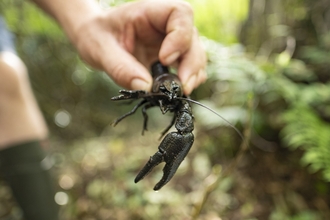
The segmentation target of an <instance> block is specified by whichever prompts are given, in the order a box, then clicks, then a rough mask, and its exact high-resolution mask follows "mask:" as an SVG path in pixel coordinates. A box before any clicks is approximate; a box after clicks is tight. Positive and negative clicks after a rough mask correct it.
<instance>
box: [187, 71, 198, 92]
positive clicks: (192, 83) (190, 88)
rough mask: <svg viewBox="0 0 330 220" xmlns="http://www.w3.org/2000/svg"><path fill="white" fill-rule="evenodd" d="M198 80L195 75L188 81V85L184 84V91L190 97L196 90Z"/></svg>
mask: <svg viewBox="0 0 330 220" xmlns="http://www.w3.org/2000/svg"><path fill="white" fill-rule="evenodd" d="M196 79H197V77H196V75H193V76H191V77H190V78H189V79H188V80H187V83H185V84H184V89H185V91H186V92H187V94H186V95H189V94H190V93H191V92H192V91H193V89H194V88H195V83H196Z"/></svg>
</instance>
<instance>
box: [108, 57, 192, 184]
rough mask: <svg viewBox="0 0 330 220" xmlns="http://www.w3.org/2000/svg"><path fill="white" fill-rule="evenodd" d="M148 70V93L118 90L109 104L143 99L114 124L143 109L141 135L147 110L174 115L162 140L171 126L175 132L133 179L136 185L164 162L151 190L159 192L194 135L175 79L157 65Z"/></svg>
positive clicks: (180, 89) (190, 143) (181, 158)
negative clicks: (161, 172) (158, 110)
mask: <svg viewBox="0 0 330 220" xmlns="http://www.w3.org/2000/svg"><path fill="white" fill-rule="evenodd" d="M151 70H152V71H151V72H152V76H153V86H152V91H151V92H147V91H144V90H120V91H119V93H120V95H119V96H115V97H113V98H111V100H114V101H117V100H134V99H142V101H140V102H139V103H138V104H137V105H136V106H135V107H134V108H133V109H132V110H131V111H130V112H128V113H126V114H124V115H123V116H121V117H119V118H118V119H116V120H115V121H114V122H113V125H114V126H115V125H116V124H118V123H119V122H120V121H121V120H122V119H124V118H126V117H127V116H129V115H132V114H134V113H135V112H136V110H137V109H138V108H139V107H141V106H143V108H142V113H143V117H144V123H143V129H142V134H143V132H144V131H145V130H147V123H148V115H147V113H146V111H147V109H149V108H151V107H155V106H158V107H159V108H160V110H161V112H162V113H163V114H165V113H166V112H168V111H169V112H173V113H174V115H173V119H172V121H171V124H170V125H169V126H168V127H167V128H166V129H165V130H164V131H163V132H162V136H163V135H165V134H166V133H167V132H168V130H169V129H170V128H171V127H172V126H173V125H174V124H175V128H176V129H177V132H171V133H169V134H167V135H166V136H165V138H164V139H163V141H162V142H161V143H160V145H159V147H158V151H157V152H156V153H155V154H154V155H153V156H151V157H150V159H149V161H148V162H147V164H146V165H145V166H144V167H143V168H142V170H141V171H140V172H139V173H138V175H137V176H136V178H135V183H137V182H139V181H140V180H141V179H143V178H144V177H145V176H146V175H147V174H149V173H150V172H151V171H152V169H153V168H154V167H155V166H157V165H158V164H160V163H161V162H165V163H166V165H165V167H164V169H163V172H164V175H163V177H162V179H161V180H160V181H159V182H158V183H157V184H156V186H155V187H154V190H159V189H161V188H162V187H163V186H164V185H165V184H166V183H168V182H169V181H170V180H171V179H172V177H173V176H174V174H175V172H176V171H177V169H178V168H179V166H180V164H181V162H182V161H183V160H184V158H185V157H186V155H187V154H188V152H189V150H190V148H191V146H192V144H193V143H194V135H193V134H192V131H193V130H194V117H193V115H192V111H191V106H190V104H189V103H188V102H187V101H184V100H182V99H180V97H184V95H183V91H182V85H181V82H180V80H179V78H178V76H177V75H175V74H172V73H169V70H168V68H167V67H166V66H163V65H162V64H161V63H160V62H156V63H154V64H153V65H152V67H151Z"/></svg>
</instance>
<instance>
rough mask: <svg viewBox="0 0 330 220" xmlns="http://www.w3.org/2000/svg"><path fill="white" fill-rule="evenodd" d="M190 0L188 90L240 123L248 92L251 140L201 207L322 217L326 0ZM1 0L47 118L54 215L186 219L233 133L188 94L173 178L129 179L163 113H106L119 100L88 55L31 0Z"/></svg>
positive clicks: (207, 214)
mask: <svg viewBox="0 0 330 220" xmlns="http://www.w3.org/2000/svg"><path fill="white" fill-rule="evenodd" d="M99 2H100V4H102V5H116V4H122V3H124V2H126V1H124V0H120V1H119V0H118V1H114V0H111V1H110V0H104V1H99ZM189 2H190V3H191V4H192V6H193V8H194V10H195V22H196V26H197V28H198V30H199V32H200V34H201V35H202V36H204V37H202V38H201V41H202V42H203V44H204V47H205V49H206V51H207V55H208V66H207V72H208V75H209V79H208V81H207V82H206V83H205V84H203V85H201V86H200V87H199V88H198V89H196V90H195V91H194V92H193V94H192V97H193V98H194V99H196V100H198V101H201V102H202V103H204V104H206V105H207V106H209V107H212V108H213V109H215V110H216V111H217V112H219V113H220V114H221V115H222V116H223V117H224V118H226V119H227V120H228V121H229V122H231V123H232V124H235V125H236V126H237V128H238V129H240V130H241V131H243V130H244V129H246V128H248V127H251V125H250V124H247V123H248V120H247V118H248V114H249V111H250V110H249V109H248V108H247V100H248V99H249V97H253V109H252V110H253V125H252V136H251V138H250V146H251V148H250V153H247V154H246V155H245V156H244V158H243V159H242V161H241V162H240V163H239V164H238V165H237V166H236V169H235V171H234V172H233V173H231V174H230V175H229V176H227V177H226V178H224V179H223V180H222V181H221V182H220V184H219V186H218V187H217V188H216V190H215V191H214V192H213V193H212V194H211V195H210V197H209V198H208V201H207V203H206V206H205V207H204V209H203V210H202V212H201V213H200V218H199V219H272V220H277V219H290V220H291V219H292V220H298V219H299V220H300V219H301V220H303V219H315V220H318V219H329V218H330V214H329V213H330V211H329V205H328V204H329V203H330V198H329V192H330V186H329V183H328V181H329V180H330V156H329V155H330V150H329V149H330V148H329V145H330V139H329V137H330V136H329V132H330V128H329V121H330V108H329V103H330V102H329V101H330V97H329V96H330V86H329V80H330V74H329V72H330V71H329V70H330V69H329V68H330V65H329V62H330V60H329V59H330V51H329V50H330V34H329V33H330V32H329V31H330V25H329V24H330V21H329V19H330V16H329V14H330V9H329V4H328V3H327V1H322V0H308V1H301V0H289V1H284V0H270V1H265V0H250V1H248V0H222V1H218V0H203V1H200V0H190V1H189ZM0 12H1V13H2V14H3V15H4V17H5V18H6V20H7V23H8V26H9V28H10V29H11V30H12V31H13V32H14V33H15V34H16V36H17V49H18V52H19V54H20V56H21V57H22V59H23V60H24V62H25V63H26V64H27V66H28V68H29V72H30V78H31V84H32V86H33V89H34V91H35V95H36V96H37V98H38V101H39V103H40V107H41V109H42V111H43V113H44V116H45V118H46V120H47V122H48V125H49V127H50V130H51V137H50V140H51V146H52V148H53V152H52V154H51V158H52V160H53V161H54V167H55V172H56V177H54V178H55V180H56V182H57V183H58V191H59V192H60V193H59V194H58V197H57V199H58V200H57V202H58V203H59V204H61V205H63V206H62V207H63V208H62V209H61V215H62V218H63V219H70V220H71V219H165V218H166V219H189V218H190V216H191V212H192V208H193V207H194V206H195V205H196V204H198V202H199V201H200V200H202V199H203V196H202V194H203V190H204V188H206V187H207V186H208V185H209V184H210V183H212V181H214V179H215V174H214V170H217V168H219V167H223V169H226V167H227V166H228V165H230V164H231V162H232V161H233V160H234V159H235V156H236V154H237V152H238V151H239V146H240V144H241V140H240V138H239V135H238V134H237V133H236V132H235V131H234V130H233V129H231V128H230V127H228V126H227V124H226V122H224V121H223V120H221V119H220V118H218V117H216V116H215V115H213V114H212V113H210V112H209V111H207V110H205V109H203V108H201V107H198V106H195V107H194V110H193V111H194V115H195V119H196V122H195V137H196V140H195V144H194V146H193V148H192V150H191V152H190V153H189V155H188V157H187V158H186V160H185V161H184V163H183V164H182V166H181V167H180V169H179V170H178V173H177V174H176V176H175V178H173V180H172V181H171V182H170V183H169V184H168V185H167V186H166V187H164V189H162V190H161V191H160V192H157V193H155V192H153V191H152V190H151V189H152V187H153V185H154V184H155V182H156V181H157V180H158V179H159V178H160V175H161V173H162V172H161V169H158V170H156V171H155V172H154V173H153V174H151V175H150V176H149V177H148V178H146V179H144V180H143V181H142V182H140V183H139V184H137V185H135V184H134V183H133V179H134V177H135V175H136V173H137V172H138V170H139V169H140V167H141V166H142V165H143V164H144V163H145V161H146V160H147V159H148V157H149V155H152V154H153V153H154V152H155V151H156V148H157V146H158V144H159V142H158V140H157V139H158V135H159V131H161V130H162V129H163V128H164V127H165V126H166V125H167V124H168V120H170V117H169V116H162V117H160V115H161V114H160V112H159V111H158V109H154V110H151V111H150V123H151V124H150V128H151V129H150V130H151V131H148V132H147V134H145V136H141V135H140V132H141V131H140V127H142V120H141V115H140V114H139V113H137V115H135V116H132V117H131V118H128V119H125V121H123V122H121V124H119V125H118V126H117V127H116V128H113V127H111V125H110V123H111V122H112V120H113V119H115V118H116V117H117V116H120V115H122V114H123V112H126V111H128V110H130V108H131V106H126V105H120V104H114V103H112V102H110V101H109V100H110V98H111V97H112V96H114V95H116V94H117V91H118V89H119V88H118V86H116V85H115V84H114V83H113V82H112V81H111V80H110V79H109V78H108V77H107V76H106V74H105V73H103V72H99V71H95V70H92V69H90V68H89V67H88V66H86V65H85V64H84V63H83V62H82V61H81V60H80V59H79V57H78V55H77V54H76V52H75V49H74V48H73V47H72V46H71V45H70V43H69V42H68V40H67V39H66V37H65V36H64V34H63V33H62V31H61V30H60V28H59V27H58V26H57V24H55V23H54V22H53V21H52V20H51V19H50V18H48V17H47V16H45V15H44V14H43V13H42V12H40V10H38V9H36V8H35V7H34V6H33V5H31V4H30V3H28V2H26V1H20V0H3V1H1V2H0ZM137 128H138V129H137ZM301 164H302V165H303V166H300V165H301ZM306 166H307V168H306ZM307 170H308V171H310V173H312V174H310V173H308V172H307ZM0 184H1V185H0V216H9V217H8V218H13V219H19V218H20V217H19V216H20V215H19V210H18V209H17V208H15V203H14V202H13V200H12V198H11V196H10V193H9V190H8V188H7V187H6V186H5V185H4V183H2V182H1V183H0Z"/></svg>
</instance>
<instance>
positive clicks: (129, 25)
mask: <svg viewBox="0 0 330 220" xmlns="http://www.w3.org/2000/svg"><path fill="white" fill-rule="evenodd" d="M72 31H74V32H71V33H69V36H70V37H71V41H72V42H73V43H74V44H75V46H76V47H77V49H78V51H79V53H80V55H81V57H82V58H83V59H84V60H85V61H86V62H87V63H88V64H90V65H91V66H93V67H95V68H98V69H101V70H104V71H106V72H107V73H108V74H109V75H110V77H111V78H112V79H113V80H114V81H115V82H116V83H117V84H119V85H121V86H123V87H125V88H129V89H136V90H147V91H149V90H150V88H151V83H152V78H151V75H150V74H149V72H148V70H147V68H149V67H150V65H151V63H153V62H155V61H156V60H158V59H159V60H160V61H161V62H162V64H164V65H175V66H176V67H177V68H178V76H179V78H180V79H181V81H182V83H183V86H184V92H185V94H186V95H189V94H190V93H191V92H192V90H193V89H194V88H196V87H197V86H198V85H199V84H201V83H202V82H204V81H205V79H206V73H205V70H204V69H205V65H206V56H205V52H204V50H203V48H202V46H201V43H200V42H199V37H198V33H197V30H196V29H195V28H194V24H193V12H192V9H191V7H190V6H189V5H188V3H186V2H184V1H178V0H157V1H156V0H144V1H137V2H132V3H126V4H123V5H121V6H119V7H115V8H111V9H109V10H106V11H100V13H96V14H95V15H94V16H92V17H89V18H88V19H86V20H85V21H81V22H80V25H79V27H78V28H76V29H74V30H72Z"/></svg>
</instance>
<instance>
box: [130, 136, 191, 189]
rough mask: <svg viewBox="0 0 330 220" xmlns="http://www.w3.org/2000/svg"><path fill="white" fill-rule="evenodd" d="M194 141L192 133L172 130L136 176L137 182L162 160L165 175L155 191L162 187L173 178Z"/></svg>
mask: <svg viewBox="0 0 330 220" xmlns="http://www.w3.org/2000/svg"><path fill="white" fill-rule="evenodd" d="M193 142H194V135H193V134H192V133H186V134H180V133H178V132H172V133H169V134H167V135H166V136H165V138H164V140H163V141H162V143H161V144H160V146H159V147H158V152H156V153H155V154H154V155H153V156H151V157H150V159H149V161H148V162H147V164H146V165H145V166H144V167H143V168H142V170H141V171H140V172H139V174H138V175H137V176H136V178H135V180H134V181H135V183H137V182H139V181H140V180H141V179H143V178H144V177H145V176H146V175H147V174H149V173H150V172H151V171H152V169H153V168H154V167H155V166H157V165H158V164H160V163H161V162H165V163H166V164H165V167H164V169H163V173H164V174H163V177H162V179H161V180H160V181H159V182H158V183H157V184H156V186H155V187H154V190H155V191H157V190H159V189H161V188H162V187H163V186H164V185H165V184H166V183H168V181H170V180H171V179H172V177H173V176H174V174H175V172H176V171H177V169H178V168H179V166H180V164H181V162H182V161H183V160H184V158H185V157H186V155H187V154H188V152H189V150H190V148H191V146H192V144H193Z"/></svg>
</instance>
